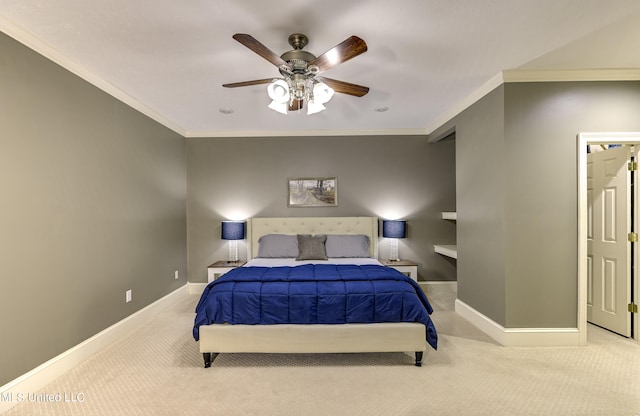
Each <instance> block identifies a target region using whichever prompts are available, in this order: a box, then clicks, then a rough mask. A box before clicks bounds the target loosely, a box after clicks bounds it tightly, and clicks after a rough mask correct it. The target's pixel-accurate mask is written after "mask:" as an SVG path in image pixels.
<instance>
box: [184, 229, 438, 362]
mask: <svg viewBox="0 0 640 416" xmlns="http://www.w3.org/2000/svg"><path fill="white" fill-rule="evenodd" d="M323 236H325V237H326V238H325V239H322V237H323ZM276 237H277V238H280V239H282V241H279V240H277V238H276ZM291 237H296V238H297V241H298V243H299V246H297V247H296V250H298V253H297V254H298V256H299V257H301V259H295V258H290V257H282V252H283V250H284V251H285V252H287V253H289V252H290V251H291V250H293V249H292V247H291V246H290V244H291ZM318 238H319V239H320V240H318ZM363 238H366V240H367V245H366V247H363V245H362V241H363ZM267 241H268V242H269V244H267ZM274 241H276V242H277V243H278V244H276V245H274V244H273V243H274ZM283 241H284V243H283ZM354 242H356V243H358V246H357V247H356V248H353V247H352V243H354ZM377 242H378V218H376V217H313V218H309V217H304V218H302V217H301V218H252V219H249V220H248V221H247V256H248V258H249V261H248V262H247V264H246V265H245V266H244V267H241V268H237V269H234V270H232V271H231V272H229V273H227V274H225V275H224V276H222V277H221V278H219V279H217V280H216V281H214V282H211V283H210V284H209V285H207V287H206V288H205V291H204V292H203V294H202V297H201V299H200V301H199V303H198V306H197V308H196V318H195V321H194V328H193V333H194V338H195V339H196V341H198V343H199V349H200V352H201V353H202V354H203V358H204V366H205V368H207V367H210V366H211V363H212V360H213V359H215V357H216V356H217V354H219V353H360V352H362V353H364V352H414V353H415V365H416V366H418V367H419V366H421V365H422V358H423V353H424V351H426V349H427V344H429V345H431V347H433V348H434V349H435V348H437V334H436V331H435V327H434V326H433V323H432V322H431V320H430V316H429V315H430V314H431V312H432V309H431V305H429V303H428V300H427V299H426V297H425V295H424V293H423V292H422V290H421V289H420V287H419V286H418V285H417V283H416V282H414V281H413V280H411V279H410V278H408V277H406V276H404V275H403V274H402V273H400V272H398V271H396V270H395V269H392V268H389V267H384V266H382V265H381V263H379V262H378V261H377V260H376V259H377V257H378V244H377ZM308 243H310V245H311V246H312V247H311V249H309V244H308ZM287 244H289V246H287ZM319 244H322V249H325V250H326V252H325V255H326V254H329V255H332V254H333V255H335V256H339V255H340V254H342V253H348V255H352V254H354V250H355V254H357V257H344V256H341V257H328V258H327V259H316V258H314V257H315V256H316V255H318V253H317V251H318V250H319ZM270 247H276V248H275V249H274V252H269V249H268V248H270ZM275 252H277V253H275ZM303 252H304V254H303ZM287 256H288V254H287ZM309 257H312V258H311V259H308V258H309ZM345 276H346V277H345ZM297 285H300V287H301V288H298V286H297ZM365 286H366V287H371V288H374V289H373V292H375V293H371V294H370V293H365V294H360V291H361V290H363V289H362V287H365ZM278 287H279V288H285V289H283V290H287V291H288V296H290V297H283V296H282V293H281V292H280V291H279V290H280V289H274V288H278ZM342 287H344V288H345V289H341V288H342ZM232 288H233V290H232ZM335 288H338V289H339V290H346V291H347V292H349V291H351V292H352V293H346V294H345V293H342V294H341V295H338V296H336V294H335V293H333V292H331V291H332V290H334V289H335ZM353 288H356V289H353ZM338 289H336V290H338ZM309 290H312V291H313V290H315V291H316V292H314V293H311V292H308V291H309ZM367 290H368V289H367ZM234 291H235V292H234ZM296 291H297V292H296ZM300 291H302V292H300ZM292 293H293V294H294V295H299V294H302V295H304V296H299V297H297V298H296V297H295V296H291V294H292ZM354 293H355V294H357V295H358V296H360V297H361V298H360V301H358V299H357V298H356V297H354V296H355V295H354ZM292 299H293V300H292ZM296 299H302V300H301V301H300V300H296ZM354 299H355V300H354ZM398 300H400V301H401V302H402V307H399V308H398V307H389V305H392V303H389V304H388V305H386V304H385V302H396V301H398ZM340 302H343V303H340ZM348 302H351V303H349V304H348ZM354 302H355V303H354ZM296 303H299V305H297V307H299V308H298V309H297V310H296V311H295V312H292V311H294V309H293V308H294V306H295V304H296ZM349 305H350V306H349ZM354 305H355V306H354ZM334 306H335V307H334ZM229 308H233V310H231V309H229ZM286 308H290V310H289V312H288V313H285V314H284V315H286V316H288V318H281V317H278V316H275V315H276V314H277V313H279V312H278V311H279V310H280V309H285V310H286ZM367 308H374V309H375V311H373V310H369V309H367ZM342 309H345V310H348V314H351V313H354V312H355V314H356V315H355V317H352V316H344V314H343V313H342V312H340V311H342ZM274 311H275V312H274ZM310 311H311V312H310ZM358 314H359V315H358ZM400 315H403V316H400ZM362 316H366V317H367V318H366V319H364V318H362ZM280 319H283V320H280Z"/></svg>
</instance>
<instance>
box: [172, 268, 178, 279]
mask: <svg viewBox="0 0 640 416" xmlns="http://www.w3.org/2000/svg"><path fill="white" fill-rule="evenodd" d="M173 275H174V278H175V279H176V280H178V271H177V270H176V271H175V272H174V273H173Z"/></svg>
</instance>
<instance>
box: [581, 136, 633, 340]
mask: <svg viewBox="0 0 640 416" xmlns="http://www.w3.org/2000/svg"><path fill="white" fill-rule="evenodd" d="M630 154H631V152H630V148H629V146H622V147H619V148H614V149H608V150H605V151H601V152H594V153H590V154H589V155H588V156H587V204H588V215H587V221H588V225H587V255H588V266H587V320H588V321H589V322H591V323H594V324H596V325H598V326H601V327H604V328H607V329H609V330H611V331H614V332H617V333H618V334H620V335H624V336H626V337H629V336H631V313H630V312H629V311H628V309H627V306H628V304H629V303H630V301H631V243H630V242H629V241H628V233H629V232H631V231H632V230H631V209H630V206H631V172H630V171H629V170H628V168H627V164H628V162H629V160H630Z"/></svg>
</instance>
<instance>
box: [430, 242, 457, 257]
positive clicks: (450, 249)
mask: <svg viewBox="0 0 640 416" xmlns="http://www.w3.org/2000/svg"><path fill="white" fill-rule="evenodd" d="M433 249H434V250H435V251H436V253H439V254H442V255H443V256H447V257H451V258H454V259H456V260H457V259H458V247H457V246H455V245H435V246H433Z"/></svg>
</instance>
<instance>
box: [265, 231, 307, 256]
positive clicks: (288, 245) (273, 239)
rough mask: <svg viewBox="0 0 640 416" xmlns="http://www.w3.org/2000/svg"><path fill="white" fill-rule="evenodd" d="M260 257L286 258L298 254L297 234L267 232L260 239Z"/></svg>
mask: <svg viewBox="0 0 640 416" xmlns="http://www.w3.org/2000/svg"><path fill="white" fill-rule="evenodd" d="M258 244H259V246H258V257H264V258H286V257H297V256H298V239H297V238H296V236H295V235H287V234H267V235H263V236H262V237H260V239H258Z"/></svg>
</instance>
